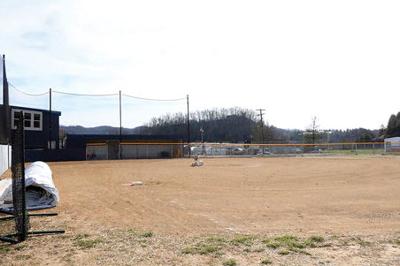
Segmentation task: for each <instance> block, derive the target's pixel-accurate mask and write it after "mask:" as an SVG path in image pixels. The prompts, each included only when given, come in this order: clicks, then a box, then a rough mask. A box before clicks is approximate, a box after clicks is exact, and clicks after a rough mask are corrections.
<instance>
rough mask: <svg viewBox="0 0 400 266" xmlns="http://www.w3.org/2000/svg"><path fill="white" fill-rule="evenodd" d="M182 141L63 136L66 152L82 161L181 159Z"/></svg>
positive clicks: (172, 138)
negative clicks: (73, 152)
mask: <svg viewBox="0 0 400 266" xmlns="http://www.w3.org/2000/svg"><path fill="white" fill-rule="evenodd" d="M183 142H184V141H183V138H182V137H180V136H171V135H121V136H120V135H75V134H68V135H67V136H66V143H65V145H66V146H65V148H66V150H71V151H72V150H73V151H75V152H78V153H79V157H80V158H81V159H83V160H114V159H119V158H121V159H163V158H181V157H183V156H184V152H183V146H184V144H183Z"/></svg>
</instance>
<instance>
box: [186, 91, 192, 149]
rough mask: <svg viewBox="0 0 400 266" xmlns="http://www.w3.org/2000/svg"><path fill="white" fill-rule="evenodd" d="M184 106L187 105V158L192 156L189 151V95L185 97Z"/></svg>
mask: <svg viewBox="0 0 400 266" xmlns="http://www.w3.org/2000/svg"><path fill="white" fill-rule="evenodd" d="M186 105H187V143H188V149H189V157H190V156H191V155H192V151H191V150H190V109H189V94H188V95H186Z"/></svg>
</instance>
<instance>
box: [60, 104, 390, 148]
mask: <svg viewBox="0 0 400 266" xmlns="http://www.w3.org/2000/svg"><path fill="white" fill-rule="evenodd" d="M263 129H264V132H263V133H264V134H262V132H261V124H260V121H259V118H258V117H257V114H256V113H255V112H254V111H253V110H249V109H243V108H238V107H234V108H228V109H211V110H203V111H197V112H193V113H191V114H190V134H191V138H190V139H191V141H192V142H199V141H201V140H202V134H201V132H202V131H203V139H204V141H206V142H233V143H235V142H236V143H261V142H262V135H264V139H265V142H266V143H309V141H310V140H308V139H307V135H309V134H305V132H306V131H307V132H308V133H309V132H310V129H303V130H299V129H281V128H278V127H275V126H272V125H268V124H264V125H263ZM61 130H62V131H63V133H65V134H110V135H111V134H119V128H118V127H111V126H99V127H90V128H85V127H82V126H61ZM328 132H329V133H328ZM122 133H123V134H141V135H178V136H185V137H186V136H187V117H186V115H185V114H183V113H177V114H168V115H165V116H162V117H157V118H153V119H152V120H151V121H150V122H149V123H148V124H147V125H145V126H141V127H136V128H123V130H122ZM316 134H317V138H316V139H315V143H323V142H328V140H329V142H331V143H332V142H368V141H376V140H381V139H382V137H383V131H382V130H370V129H364V128H356V129H346V130H336V129H331V130H329V131H327V130H325V131H321V130H318V129H317V130H316Z"/></svg>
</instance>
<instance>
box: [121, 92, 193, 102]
mask: <svg viewBox="0 0 400 266" xmlns="http://www.w3.org/2000/svg"><path fill="white" fill-rule="evenodd" d="M122 96H125V97H128V98H133V99H137V100H144V101H154V102H177V101H183V100H186V97H183V98H176V99H155V98H144V97H138V96H133V95H129V94H125V93H123V94H122Z"/></svg>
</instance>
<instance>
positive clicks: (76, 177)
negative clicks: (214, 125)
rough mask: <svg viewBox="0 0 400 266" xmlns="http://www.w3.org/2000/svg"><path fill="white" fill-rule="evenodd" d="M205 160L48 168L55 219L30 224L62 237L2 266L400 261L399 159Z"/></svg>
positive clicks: (12, 253)
mask: <svg viewBox="0 0 400 266" xmlns="http://www.w3.org/2000/svg"><path fill="white" fill-rule="evenodd" d="M203 161H204V163H205V164H204V166H202V167H197V168H193V167H190V163H191V160H189V159H175V160H126V161H91V162H66V163H50V167H51V169H52V170H53V175H54V181H55V183H56V186H57V188H58V189H59V191H60V196H61V202H60V204H59V207H57V211H58V212H59V217H55V218H51V219H45V220H44V222H35V221H32V226H36V227H39V228H41V227H45V226H50V227H51V226H53V227H54V226H56V227H64V228H65V229H66V230H67V233H66V234H65V235H63V236H52V237H47V236H46V237H37V238H31V239H30V240H29V241H27V242H25V243H23V244H19V245H17V246H4V245H2V246H1V245H0V255H1V260H0V264H2V263H4V264H10V263H13V264H21V263H22V264H24V263H26V262H28V261H29V262H30V263H32V264H72V265H74V264H104V265H109V264H126V265H138V264H142V265H203V264H205V265H208V264H210V265H260V264H270V263H272V264H285V265H286V264H294V265H296V264H298V265H304V264H311V265H313V264H314V265H318V264H319V265H321V264H332V265H342V264H353V265H360V264H362V265H381V264H388V265H398V264H400V157H395V156H376V157H368V156H359V157H356V156H353V157H350V156H349V157H324V158H224V159H223V158H214V159H211V158H205V159H203ZM133 181H142V182H143V185H139V186H130V185H129V184H130V183H131V182H133ZM210 239H211V240H210ZM237 239H239V240H238V241H237ZM310 239H311V240H310ZM312 239H315V240H316V241H315V243H314V242H313V241H314V240H312ZM293 241H294V242H295V243H294V244H293ZM310 241H311V242H310ZM42 243H46V245H48V246H49V247H50V248H43V245H42ZM271 243H273V244H271ZM274 243H275V244H274ZM277 243H278V244H277ZM296 243H297V244H296ZM21 245H22V248H20V249H18V246H21ZM204 249H205V251H204ZM21 256H22V257H21ZM24 256H25V257H24ZM42 258H45V260H44V261H43V260H42ZM229 259H230V260H229ZM224 263H225V264H224ZM229 263H231V264H229ZM235 263H236V264H235Z"/></svg>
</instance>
